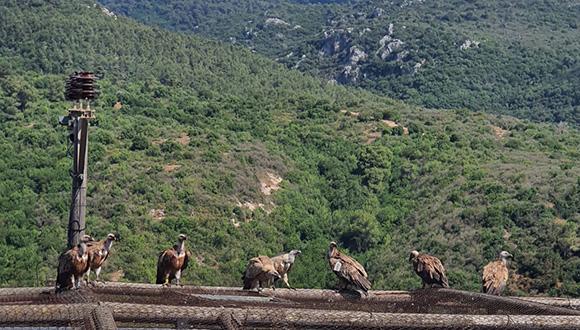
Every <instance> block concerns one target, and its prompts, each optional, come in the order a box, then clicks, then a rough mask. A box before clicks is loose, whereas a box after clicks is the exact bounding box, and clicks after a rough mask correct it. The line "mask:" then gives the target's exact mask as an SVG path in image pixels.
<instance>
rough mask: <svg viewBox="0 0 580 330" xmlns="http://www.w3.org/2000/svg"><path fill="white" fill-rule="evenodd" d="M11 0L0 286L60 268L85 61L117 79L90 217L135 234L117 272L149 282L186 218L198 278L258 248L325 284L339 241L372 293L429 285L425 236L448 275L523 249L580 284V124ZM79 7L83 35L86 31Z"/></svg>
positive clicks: (545, 283) (0, 71)
mask: <svg viewBox="0 0 580 330" xmlns="http://www.w3.org/2000/svg"><path fill="white" fill-rule="evenodd" d="M0 14H1V16H2V17H6V19H5V20H3V21H2V23H0V24H2V25H1V26H0V33H2V35H1V36H0V37H1V38H0V39H2V40H3V41H4V43H3V45H2V47H1V48H0V87H1V89H0V90H1V91H2V94H0V102H1V103H0V104H1V105H2V106H1V108H0V109H2V113H3V117H2V121H1V123H0V125H1V132H2V134H1V135H0V150H1V151H0V152H1V154H2V157H1V159H2V162H0V169H1V171H0V173H2V174H1V179H0V182H1V186H0V192H1V194H0V196H1V197H0V214H2V215H1V217H0V225H1V226H2V227H3V228H6V230H4V231H2V233H1V234H0V256H2V257H0V283H2V285H25V284H27V285H30V284H40V283H42V281H43V280H44V279H45V278H50V277H52V276H53V273H54V267H55V263H56V257H57V255H58V253H59V252H60V251H61V249H62V248H63V247H64V244H63V243H64V240H65V223H66V218H67V209H68V199H69V181H70V179H69V177H68V175H67V169H68V166H69V162H70V159H68V158H66V153H65V142H66V133H65V132H64V131H63V128H62V127H59V126H57V125H56V118H57V116H58V115H59V114H63V112H64V111H65V109H66V106H67V104H66V102H63V100H62V92H63V76H64V74H66V73H68V72H70V71H72V70H74V69H77V68H79V67H82V68H97V69H98V70H99V71H101V72H102V73H104V76H105V78H104V80H103V81H102V82H101V87H102V90H103V96H102V98H101V99H100V101H99V102H98V104H97V107H98V109H99V111H98V118H99V123H98V124H99V125H98V127H97V128H94V129H93V130H92V132H91V141H92V142H91V143H92V144H91V160H90V161H91V165H90V177H91V182H90V189H89V207H90V211H89V219H88V225H89V231H90V233H91V234H93V235H95V236H102V235H104V234H106V233H107V232H109V231H113V232H118V233H119V234H120V236H121V242H119V244H118V245H117V246H116V247H115V248H114V250H115V256H114V258H111V260H110V263H109V264H108V266H107V267H106V272H107V273H110V272H112V271H118V270H123V272H124V274H125V277H124V279H125V280H130V281H151V280H152V279H153V276H154V269H155V267H154V265H155V257H156V255H157V253H158V251H160V250H161V249H162V248H163V247H166V246H168V245H169V244H170V242H171V241H172V240H173V237H175V235H176V234H177V233H178V232H185V233H187V234H189V235H190V237H191V240H190V241H189V242H190V244H191V246H192V249H193V251H194V254H195V257H196V258H195V259H196V262H195V263H194V265H193V266H192V269H191V270H190V271H188V272H187V274H186V275H185V281H186V282H190V283H195V284H210V285H237V284H239V274H240V272H241V270H242V269H243V266H244V263H245V260H247V258H249V257H251V256H254V255H257V254H274V253H278V252H280V251H282V250H288V249H291V248H300V249H302V250H303V251H304V253H305V254H304V256H303V257H301V260H300V261H299V263H297V265H296V268H295V269H294V271H293V276H292V279H291V281H292V282H293V283H294V284H296V285H297V286H299V287H300V286H303V287H328V286H331V285H332V284H333V282H334V279H333V275H332V274H331V273H330V272H329V271H328V270H327V265H326V264H325V262H324V260H323V253H324V250H325V248H326V244H327V243H328V241H329V240H338V241H340V242H341V243H342V244H343V245H344V246H346V247H348V248H349V249H350V250H351V252H352V253H353V254H355V255H356V257H357V258H358V259H360V260H361V261H362V262H363V263H364V264H365V265H366V266H367V269H368V270H369V274H370V276H371V278H372V280H373V282H374V283H375V287H376V288H399V289H407V288H412V287H415V286H417V285H418V280H417V279H416V278H415V277H414V276H413V275H412V273H411V271H410V269H409V266H408V264H407V263H406V261H405V260H406V257H407V251H408V250H409V249H411V248H417V249H420V250H425V251H429V252H431V253H434V254H437V255H439V256H440V257H441V258H442V259H443V260H444V262H445V264H446V266H447V268H448V269H449V272H450V274H449V275H450V276H449V277H450V281H451V284H452V285H453V286H454V287H458V288H464V289H471V290H477V289H478V286H479V285H478V271H479V269H481V266H482V265H483V264H484V263H485V262H487V261H488V260H489V259H491V258H493V257H494V255H495V254H496V253H497V251H498V250H500V249H509V250H511V251H513V252H514V254H515V255H516V258H517V260H516V261H517V262H516V264H515V266H514V270H516V271H517V272H518V273H519V274H521V275H523V276H524V277H523V278H520V279H515V280H516V281H514V283H515V284H517V285H516V286H514V287H512V289H511V290H512V291H518V290H526V291H536V292H549V293H552V294H567V295H578V294H579V292H578V290H579V285H578V281H579V279H578V273H577V269H578V268H579V267H578V264H579V263H580V260H579V257H578V246H579V242H578V238H577V237H578V230H579V229H578V221H579V216H578V198H579V194H578V189H579V184H580V182H579V181H578V176H579V172H580V170H579V169H578V167H577V165H576V164H577V163H578V157H579V155H578V150H577V145H578V144H579V143H580V137H579V135H578V132H577V131H576V130H574V129H571V128H568V127H565V126H562V127H554V126H550V125H539V124H531V123H528V122H523V121H519V120H514V119H509V118H496V117H490V116H486V115H482V114H471V113H468V112H465V111H450V112H439V111H430V110H421V111H417V110H418V109H417V108H415V107H410V106H407V105H404V104H401V103H398V102H394V101H391V100H388V99H384V98H379V97H376V96H373V95H371V94H368V93H365V92H362V91H356V90H351V89H345V88H341V87H336V86H328V85H326V84H323V83H321V82H319V81H318V80H316V79H313V78H310V77H308V76H305V75H302V74H300V73H298V72H295V71H289V70H285V69H284V68H282V67H281V66H280V65H277V64H274V63H272V62H270V61H268V60H266V59H263V58H261V57H259V56H256V55H253V54H251V53H250V52H249V51H245V50H241V49H237V48H233V47H230V46H224V45H220V44H217V43H214V42H209V41H206V40H202V39H198V38H193V37H189V36H182V35H178V34H173V33H169V32H164V31H161V30H157V29H152V28H149V27H145V26H142V25H139V24H136V23H134V22H132V21H130V20H127V19H124V18H119V19H117V20H115V19H113V18H110V17H107V16H105V15H103V14H102V13H101V12H100V9H99V8H86V7H85V6H83V5H82V4H69V3H67V2H64V1H63V2H61V1H55V2H52V3H45V2H34V1H32V2H30V3H21V2H16V1H8V2H7V3H5V4H3V5H2V6H1V7H0ZM25 17H26V19H24V18H25ZM79 20H83V22H85V24H83V25H79V26H78V27H77V29H79V30H80V31H78V33H79V34H78V35H85V36H86V37H79V36H78V35H75V34H74V33H72V32H73V31H72V27H71V24H70V23H69V22H71V21H79ZM16 36H20V37H19V39H17V37H16ZM81 50H82V51H81ZM119 100H120V101H122V102H123V107H122V108H121V109H120V110H115V109H114V108H113V107H112V105H113V104H114V103H115V102H116V101H119ZM344 111H347V113H346V114H345V113H344ZM350 112H356V113H359V115H358V116H355V115H352V114H351V115H349V113H350ZM382 118H389V119H392V120H396V121H399V122H400V123H401V124H402V125H404V126H407V127H408V128H409V130H410V135H402V134H401V132H400V131H399V130H398V129H391V128H388V127H387V126H385V124H383V123H382V122H381V119H382ZM499 128H502V129H504V130H506V131H505V132H504V131H501V130H499ZM494 129H495V131H494ZM494 132H495V133H494ZM498 132H503V133H505V135H504V136H503V137H500V136H499V135H497V133H498ZM184 135H187V136H188V137H189V138H190V139H191V140H190V141H189V143H186V144H182V143H183V142H184V139H183V137H184ZM373 140H374V141H373ZM166 165H181V167H178V168H175V169H173V170H172V171H170V170H169V169H168V168H167V167H166ZM264 172H274V173H277V174H279V175H281V176H282V177H283V178H284V181H283V184H282V189H281V190H280V191H278V192H276V193H275V194H274V195H273V196H264V195H263V194H262V193H261V192H260V190H259V182H258V176H260V175H261V174H263V173H264ZM238 201H240V202H247V201H251V202H255V203H258V202H261V203H264V204H265V205H266V207H265V208H266V209H267V210H268V212H266V211H261V210H256V211H254V212H251V211H250V210H248V209H246V208H244V207H243V206H242V207H239V206H237V205H238ZM270 203H274V205H275V207H274V208H270V207H269V206H270V205H272V204H270ZM152 209H164V210H165V214H166V217H165V219H163V220H162V221H159V220H156V219H155V218H153V217H152V216H151V215H150V214H149V212H150V211H151V210H152ZM231 219H234V220H235V221H238V222H239V223H240V226H239V227H236V226H234V225H233V223H232V222H233V221H232V220H231ZM22 255H29V256H30V258H21V256H22ZM14 269H33V270H35V271H33V272H26V273H15V272H14Z"/></svg>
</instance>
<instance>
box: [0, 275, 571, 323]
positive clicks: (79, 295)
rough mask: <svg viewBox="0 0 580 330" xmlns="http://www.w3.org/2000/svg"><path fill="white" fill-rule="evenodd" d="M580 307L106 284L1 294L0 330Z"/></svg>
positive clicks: (442, 316)
mask: <svg viewBox="0 0 580 330" xmlns="http://www.w3.org/2000/svg"><path fill="white" fill-rule="evenodd" d="M579 307H580V301H579V300H578V299H558V298H537V297H536V298H521V299H520V298H513V297H497V296H490V295H485V294H480V293H473V292H465V291H457V290H451V289H427V290H416V291H411V292H403V291H371V292H370V293H369V295H368V296H362V297H361V296H359V295H358V294H356V293H348V292H346V293H345V292H335V291H331V290H308V289H303V290H286V289H277V290H264V291H263V292H261V293H258V292H251V291H242V290H240V289H238V288H223V287H193V286H185V287H170V288H164V287H160V286H157V285H147V284H129V283H108V284H106V285H95V286H85V287H83V288H81V289H80V290H74V291H68V292H63V293H60V294H56V293H54V290H53V289H51V288H20V289H18V288H14V289H0V329H6V328H15V329H16V328H17V329H116V328H120V329H151V328H170V329H171V328H173V329H580V309H579Z"/></svg>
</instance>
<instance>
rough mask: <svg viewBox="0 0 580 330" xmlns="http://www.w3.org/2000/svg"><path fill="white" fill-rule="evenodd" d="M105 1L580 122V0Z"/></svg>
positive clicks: (485, 103)
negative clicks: (579, 114) (579, 89)
mask: <svg viewBox="0 0 580 330" xmlns="http://www.w3.org/2000/svg"><path fill="white" fill-rule="evenodd" d="M101 2H102V3H103V4H105V5H107V6H108V7H109V8H112V9H113V10H114V11H115V12H118V13H121V14H124V15H127V16H130V17H133V18H135V19H137V20H140V21H143V22H146V23H148V24H153V25H159V26H163V27H165V28H169V29H174V30H178V31H185V32H193V33H195V34H199V35H202V36H208V37H212V38H215V39H219V40H222V41H225V42H230V43H233V44H236V45H241V46H245V47H248V48H250V49H254V50H256V51H257V52H259V53H261V54H264V55H266V56H268V57H270V58H273V59H276V61H278V62H280V63H284V64H285V65H287V66H288V67H290V68H297V69H299V70H302V71H305V72H310V73H313V74H316V75H319V76H321V77H324V78H325V79H335V80H337V81H338V82H340V83H344V84H351V85H356V86H361V87H364V88H367V89H370V90H373V91H378V92H380V93H382V94H384V95H388V96H390V97H395V98H398V99H402V100H408V101H409V102H412V103H416V104H420V105H423V106H427V107H431V108H467V109H470V110H477V111H485V112H492V113H502V114H510V115H514V116H518V117H522V118H529V119H534V120H537V121H550V122H556V123H557V122H560V121H567V122H571V123H574V124H576V125H577V124H578V123H579V122H580V117H579V116H578V113H579V100H580V94H579V92H578V88H577V87H578V86H579V85H580V75H579V74H578V70H579V65H580V57H579V56H580V55H579V54H580V52H579V51H578V49H579V47H580V42H579V41H580V38H579V31H578V17H579V16H580V7H578V5H577V4H575V3H574V1H572V0H565V1H556V0H548V1H544V0H533V1H530V0H517V1H510V2H509V3H506V2H505V1H498V0H473V1H463V0H453V1H407V0H396V1H391V0H389V1H386V0H372V1H369V0H365V1H360V0H358V1H356V0H355V1H294V0H275V1H265V0H246V1H241V2H240V1H235V0H219V1H217V0H212V1H208V0H169V1H163V2H159V1H156V0H148V1H126V0H103V1H101ZM360 51H362V52H364V54H365V55H364V56H362V55H361V56H359V55H360V54H361V53H360ZM357 54H358V55H357ZM355 55H356V56H355Z"/></svg>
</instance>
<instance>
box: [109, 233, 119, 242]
mask: <svg viewBox="0 0 580 330" xmlns="http://www.w3.org/2000/svg"><path fill="white" fill-rule="evenodd" d="M116 240H117V236H115V234H112V233H109V235H107V241H116Z"/></svg>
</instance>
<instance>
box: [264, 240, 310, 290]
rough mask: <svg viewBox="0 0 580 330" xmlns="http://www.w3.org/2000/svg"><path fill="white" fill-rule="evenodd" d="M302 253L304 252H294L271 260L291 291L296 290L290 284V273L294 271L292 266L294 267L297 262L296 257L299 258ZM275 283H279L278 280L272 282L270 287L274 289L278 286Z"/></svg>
mask: <svg viewBox="0 0 580 330" xmlns="http://www.w3.org/2000/svg"><path fill="white" fill-rule="evenodd" d="M301 253H302V251H300V250H292V251H290V252H288V253H284V254H281V255H278V256H275V257H272V258H270V259H271V260H272V263H273V264H274V268H275V269H276V271H277V272H278V274H280V276H282V281H283V282H284V284H285V285H286V287H287V288H289V289H294V288H293V287H291V286H290V283H288V273H289V272H290V270H291V269H292V265H294V261H295V260H296V257H297V256H299V255H300V254H301ZM275 282H277V280H276V281H272V282H271V283H270V285H271V286H272V287H273V286H274V285H275V284H276V283H275Z"/></svg>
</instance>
